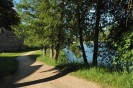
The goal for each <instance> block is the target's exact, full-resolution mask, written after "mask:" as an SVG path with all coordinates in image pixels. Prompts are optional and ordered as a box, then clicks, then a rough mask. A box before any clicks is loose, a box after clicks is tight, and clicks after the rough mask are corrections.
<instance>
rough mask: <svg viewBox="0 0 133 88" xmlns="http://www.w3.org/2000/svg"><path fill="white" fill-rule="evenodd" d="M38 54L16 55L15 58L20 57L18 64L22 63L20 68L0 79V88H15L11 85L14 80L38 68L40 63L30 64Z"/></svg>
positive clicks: (22, 77) (24, 76)
mask: <svg viewBox="0 0 133 88" xmlns="http://www.w3.org/2000/svg"><path fill="white" fill-rule="evenodd" d="M38 56H39V55H26V56H20V57H18V58H17V59H20V60H19V64H21V65H22V66H21V68H20V69H18V70H17V72H16V74H14V75H13V76H9V77H6V78H4V79H2V80H1V81H0V88H16V87H12V85H13V84H14V83H15V82H17V81H19V80H21V79H24V78H26V77H27V76H29V75H31V74H32V73H34V72H35V71H36V70H38V69H39V68H40V67H41V66H42V65H36V66H31V65H32V64H33V63H34V62H35V61H36V58H37V57H38ZM28 58H30V59H28ZM20 70H21V71H20Z"/></svg>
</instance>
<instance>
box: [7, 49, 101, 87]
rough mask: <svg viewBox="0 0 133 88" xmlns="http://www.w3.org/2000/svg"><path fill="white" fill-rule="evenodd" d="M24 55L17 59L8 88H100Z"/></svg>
mask: <svg viewBox="0 0 133 88" xmlns="http://www.w3.org/2000/svg"><path fill="white" fill-rule="evenodd" d="M32 53H34V51H33V52H29V53H26V54H24V55H22V56H20V57H18V58H17V59H18V60H19V63H20V64H19V70H18V72H17V74H16V75H15V76H14V77H13V78H12V81H13V82H12V85H10V86H9V85H8V88H100V86H99V85H98V84H96V83H92V82H88V81H86V80H83V79H79V78H76V77H73V76H70V75H68V73H67V72H59V71H58V70H57V69H55V68H54V67H52V66H48V65H46V64H44V63H41V62H38V61H35V60H31V59H30V57H29V56H28V55H30V54H32Z"/></svg>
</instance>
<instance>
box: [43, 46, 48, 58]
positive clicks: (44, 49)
mask: <svg viewBox="0 0 133 88" xmlns="http://www.w3.org/2000/svg"><path fill="white" fill-rule="evenodd" d="M46 54H47V48H46V46H44V47H43V57H44V56H46Z"/></svg>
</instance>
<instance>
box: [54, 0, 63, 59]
mask: <svg viewBox="0 0 133 88" xmlns="http://www.w3.org/2000/svg"><path fill="white" fill-rule="evenodd" d="M61 8H62V11H61V18H60V20H61V25H60V28H59V33H58V43H57V46H56V49H55V54H54V58H55V60H58V56H59V49H60V46H61V33H62V30H63V29H62V27H63V25H62V23H64V22H63V14H64V13H63V11H64V0H62V6H61Z"/></svg>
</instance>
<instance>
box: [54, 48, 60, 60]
mask: <svg viewBox="0 0 133 88" xmlns="http://www.w3.org/2000/svg"><path fill="white" fill-rule="evenodd" d="M58 56H59V48H58V47H56V48H55V50H54V59H55V60H56V61H57V60H58Z"/></svg>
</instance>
